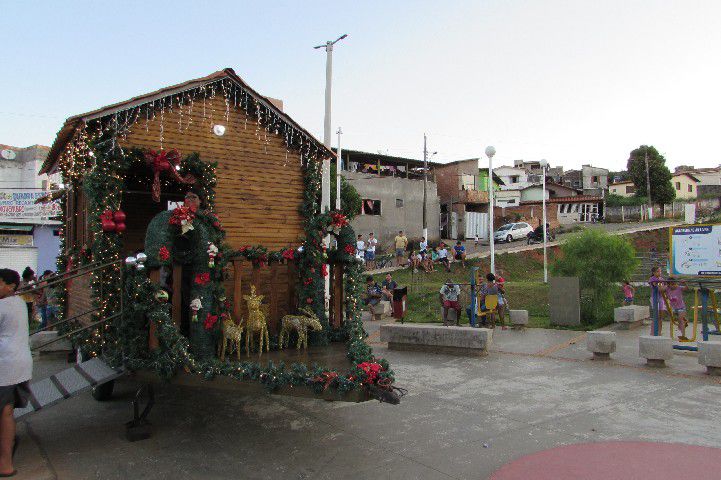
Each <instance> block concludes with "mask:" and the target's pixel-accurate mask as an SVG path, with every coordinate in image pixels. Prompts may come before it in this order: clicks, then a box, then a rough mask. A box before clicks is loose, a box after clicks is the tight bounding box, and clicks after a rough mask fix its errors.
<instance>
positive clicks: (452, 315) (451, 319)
mask: <svg viewBox="0 0 721 480" xmlns="http://www.w3.org/2000/svg"><path fill="white" fill-rule="evenodd" d="M439 318H440V320H441V322H442V321H443V307H441V310H440V317H439ZM446 323H447V324H448V325H457V324H458V312H457V311H456V310H455V309H453V308H449V309H448V315H447V318H446Z"/></svg>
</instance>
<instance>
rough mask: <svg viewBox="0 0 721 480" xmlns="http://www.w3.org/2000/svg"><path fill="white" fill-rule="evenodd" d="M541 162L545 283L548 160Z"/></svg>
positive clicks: (544, 281)
mask: <svg viewBox="0 0 721 480" xmlns="http://www.w3.org/2000/svg"><path fill="white" fill-rule="evenodd" d="M539 163H540V164H541V179H542V180H541V182H542V185H543V188H542V191H541V198H543V283H548V257H547V256H546V167H547V166H548V162H547V161H546V159H545V158H544V159H542V160H541V161H540V162H539Z"/></svg>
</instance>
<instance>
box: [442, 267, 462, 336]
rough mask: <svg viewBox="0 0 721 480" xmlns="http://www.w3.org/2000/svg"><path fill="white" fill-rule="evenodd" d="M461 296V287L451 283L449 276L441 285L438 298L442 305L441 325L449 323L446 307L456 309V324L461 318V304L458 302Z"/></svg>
mask: <svg viewBox="0 0 721 480" xmlns="http://www.w3.org/2000/svg"><path fill="white" fill-rule="evenodd" d="M460 296H461V287H459V286H458V285H456V284H454V283H453V280H451V279H450V278H449V279H448V280H446V283H445V284H444V285H443V286H442V287H441V290H440V292H439V298H440V300H441V305H443V325H445V326H446V327H447V326H448V325H449V324H450V322H449V320H448V309H449V308H452V309H453V310H455V311H456V322H455V323H456V325H457V324H458V322H459V320H460V318H461V304H460V302H459V299H460Z"/></svg>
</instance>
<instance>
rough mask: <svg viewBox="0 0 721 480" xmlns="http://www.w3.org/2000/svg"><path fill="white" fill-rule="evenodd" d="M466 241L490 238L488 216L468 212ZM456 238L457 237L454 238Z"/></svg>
mask: <svg viewBox="0 0 721 480" xmlns="http://www.w3.org/2000/svg"><path fill="white" fill-rule="evenodd" d="M465 222H466V233H465V235H466V240H468V239H470V238H475V236H476V235H478V238H488V214H487V213H480V212H466V218H465ZM453 238H455V237H453Z"/></svg>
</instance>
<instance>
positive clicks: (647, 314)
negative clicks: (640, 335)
mask: <svg viewBox="0 0 721 480" xmlns="http://www.w3.org/2000/svg"><path fill="white" fill-rule="evenodd" d="M649 318H651V310H650V308H649V307H648V306H642V305H627V306H625V307H616V308H614V309H613V321H614V322H616V324H617V326H618V329H619V330H628V329H630V328H632V327H636V326H639V325H641V323H642V322H643V321H644V320H648V319H649Z"/></svg>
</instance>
